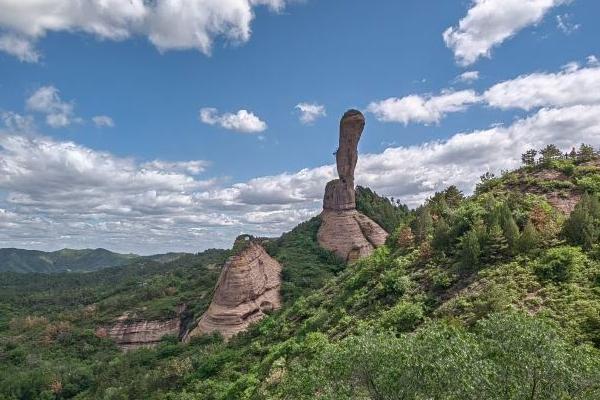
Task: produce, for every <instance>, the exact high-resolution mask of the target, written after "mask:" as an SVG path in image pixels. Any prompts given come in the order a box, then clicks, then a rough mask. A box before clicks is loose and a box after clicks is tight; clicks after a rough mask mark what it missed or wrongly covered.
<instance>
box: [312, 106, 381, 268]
mask: <svg viewBox="0 0 600 400" xmlns="http://www.w3.org/2000/svg"><path fill="white" fill-rule="evenodd" d="M364 127H365V118H364V116H363V115H362V113H361V112H360V111H357V110H349V111H347V112H346V113H345V114H344V116H343V117H342V119H341V121H340V137H339V141H340V144H339V148H338V151H337V152H336V164H337V171H338V175H339V179H335V180H333V181H330V182H329V183H327V186H326V187H325V196H324V197H323V212H322V213H321V227H320V228H319V232H318V234H317V239H318V241H319V244H320V245H321V246H322V247H324V248H325V249H327V250H330V251H333V252H334V253H336V254H337V255H338V256H339V257H341V258H342V259H344V260H346V261H349V262H351V261H356V260H358V259H360V258H362V257H366V256H368V255H369V254H371V253H372V252H373V250H374V249H375V248H377V247H379V246H381V245H383V244H384V243H385V240H386V238H387V236H388V234H387V232H386V231H385V230H383V228H381V227H380V226H379V225H378V224H377V223H375V222H374V221H373V220H371V219H370V218H369V217H367V216H366V215H364V214H362V213H360V212H359V211H357V210H356V197H355V191H354V170H355V168H356V163H357V161H358V142H359V140H360V137H361V135H362V132H363V130H364Z"/></svg>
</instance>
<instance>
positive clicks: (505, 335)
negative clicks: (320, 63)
mask: <svg viewBox="0 0 600 400" xmlns="http://www.w3.org/2000/svg"><path fill="white" fill-rule="evenodd" d="M580 153H581V149H580ZM582 154H588V155H587V156H583V155H582V156H581V157H580V156H578V152H577V151H576V152H574V153H573V154H570V155H567V156H563V155H560V157H558V155H557V156H556V157H555V158H554V159H552V160H551V162H549V163H547V164H544V165H542V164H541V163H538V162H535V164H534V165H529V166H526V167H525V168H522V169H520V170H517V171H513V172H505V173H502V175H501V176H499V177H491V178H490V179H488V180H487V181H486V182H485V183H484V184H482V185H479V186H478V189H477V192H476V194H475V195H474V196H472V197H466V198H465V197H464V196H463V195H462V193H460V192H459V191H458V190H457V189H456V188H454V189H452V188H449V189H448V190H446V191H441V192H438V193H436V194H435V195H434V196H432V197H431V198H430V199H429V200H428V201H427V202H426V204H425V205H424V206H422V207H420V208H419V209H417V210H415V211H408V210H406V209H405V208H403V207H399V206H398V203H397V202H395V201H392V200H387V199H382V198H378V196H377V195H376V194H374V193H373V192H370V191H368V190H367V189H364V190H362V191H361V190H359V192H361V193H360V194H359V193H357V196H358V197H361V196H362V197H361V198H362V199H363V200H364V201H363V200H361V201H363V203H362V206H361V207H363V210H362V211H363V212H364V213H366V214H367V215H369V216H371V217H372V218H373V217H376V218H379V219H380V221H378V222H380V223H381V224H382V226H383V225H386V229H390V231H391V232H393V233H392V235H390V239H389V240H388V244H387V246H382V247H380V248H378V249H377V250H376V251H375V252H374V253H373V254H372V255H371V256H370V257H367V258H364V259H362V260H360V261H358V262H356V263H353V264H351V265H345V264H344V263H342V262H340V260H337V259H336V258H335V257H334V256H333V255H332V254H331V253H329V252H327V251H324V250H323V249H321V248H320V247H319V245H318V243H317V239H316V235H317V231H318V229H319V226H320V220H319V218H318V217H317V218H313V219H311V220H310V221H307V222H305V223H303V224H301V225H299V226H297V227H296V228H295V229H294V230H292V231H291V232H289V233H287V234H284V235H283V236H282V237H281V238H278V239H268V240H267V239H260V240H261V243H262V244H263V245H264V246H265V248H266V249H267V251H268V252H269V253H270V254H271V255H272V256H274V257H275V258H277V259H278V260H279V261H280V262H281V263H282V264H283V265H284V273H283V276H282V278H283V285H282V294H283V296H284V307H283V308H282V309H281V310H279V311H276V312H273V313H272V314H270V315H269V316H267V317H266V318H264V319H263V320H261V321H260V322H259V323H257V324H254V325H252V326H251V327H250V329H249V330H248V331H247V332H245V333H242V334H240V335H237V336H236V337H234V338H232V339H231V340H230V341H228V342H224V341H223V339H222V338H221V337H220V336H218V335H211V336H201V337H197V338H194V339H192V340H191V342H190V343H189V344H183V343H179V342H178V341H177V339H176V338H175V337H165V338H164V339H163V340H162V342H161V343H159V345H158V346H157V347H156V348H154V349H139V350H136V351H130V352H127V353H121V352H119V350H118V349H117V348H116V346H115V345H114V344H113V343H112V342H111V341H110V340H107V339H105V338H99V337H97V336H96V335H95V334H94V331H95V328H96V327H97V326H98V325H101V324H105V323H107V322H110V321H112V320H114V318H116V317H118V316H120V315H122V314H123V313H124V312H125V311H128V312H131V315H132V317H134V318H137V319H149V318H150V319H152V318H165V317H172V316H173V312H174V311H173V309H174V307H175V306H176V305H177V304H179V303H181V302H183V303H186V304H188V306H189V308H190V309H191V312H192V313H193V317H197V316H198V315H199V314H200V313H201V312H203V310H204V309H205V308H206V306H207V305H208V302H209V301H210V297H211V293H212V288H213V287H214V284H215V282H216V280H217V277H218V275H219V273H220V266H221V265H222V263H223V262H224V260H225V259H226V258H227V256H229V255H230V254H231V253H232V252H231V251H223V250H213V251H209V252H205V253H201V254H198V255H188V256H184V257H182V258H180V259H178V260H175V261H173V260H171V261H170V262H167V263H163V264H161V263H159V262H156V261H154V260H148V259H145V260H137V261H135V262H134V263H132V264H130V265H127V266H125V267H121V268H111V269H107V270H102V271H98V272H93V273H89V274H79V273H69V274H56V275H41V274H26V275H24V274H14V273H13V274H11V273H5V274H0V281H1V282H2V284H1V285H0V399H5V398H6V399H11V400H12V399H45V398H47V399H67V398H75V399H78V400H87V399H150V400H154V399H167V400H191V399H194V400H198V399H200V400H202V399H213V400H214V399H219V400H225V399H227V400H233V399H247V400H255V399H256V400H258V399H313V398H317V399H361V400H364V399H399V398H407V399H480V398H486V399H488V398H489V399H500V398H502V399H522V398H528V399H596V398H598V397H599V396H600V393H599V390H600V387H599V384H598V382H600V354H599V350H598V349H599V348H600V315H599V314H598V310H600V291H599V288H600V255H599V254H600V250H599V248H600V244H599V243H598V236H593V235H591V236H590V238H589V239H586V240H589V243H588V244H586V242H585V241H584V240H581V241H580V239H581V237H579V236H574V235H575V234H576V233H577V232H582V231H585V230H586V229H587V228H586V226H587V224H591V225H593V226H597V225H596V223H597V218H598V215H597V211H596V209H597V208H598V207H597V205H596V202H597V200H594V199H595V197H594V195H592V194H588V195H583V196H582V199H581V201H580V204H579V205H578V206H577V209H576V212H574V213H573V214H572V215H571V217H570V218H567V217H566V216H564V215H563V214H561V212H559V211H557V210H556V209H554V208H553V207H552V206H551V205H550V203H549V202H548V198H547V197H546V196H548V194H549V192H548V190H552V191H555V190H560V191H561V192H553V193H554V194H555V195H557V196H559V195H560V196H563V195H564V196H566V197H565V198H566V199H571V197H570V196H579V195H581V194H582V193H583V192H582V191H581V190H582V188H581V186H576V185H578V184H577V180H578V179H581V178H582V177H594V176H597V175H598V174H599V173H598V170H597V169H596V168H591V166H592V165H591V164H593V163H596V162H597V161H598V157H597V155H596V154H595V153H594V155H593V156H592V158H591V160H589V151H588V150H585V151H584V152H583V153H582ZM534 158H535V156H534ZM584 159H585V160H587V161H583V160H584ZM582 163H585V164H582ZM569 166H574V171H573V173H572V175H568V174H567V175H563V174H565V173H566V172H565V171H568V170H569V168H570V167H569ZM557 177H558V178H557ZM564 179H566V180H567V181H568V182H571V183H572V184H573V185H565V184H561V185H562V186H564V187H563V188H560V189H558V185H557V184H556V183H555V182H554V181H557V182H558V181H561V180H564ZM567 186H569V187H567ZM550 187H552V188H551V189H550ZM369 193H370V194H369ZM365 204H366V205H368V206H365ZM386 204H387V205H386ZM582 215H583V217H582ZM388 220H389V221H388ZM386 221H387V222H386ZM582 227H583V228H582ZM578 238H579V239H578ZM567 244H568V245H567Z"/></svg>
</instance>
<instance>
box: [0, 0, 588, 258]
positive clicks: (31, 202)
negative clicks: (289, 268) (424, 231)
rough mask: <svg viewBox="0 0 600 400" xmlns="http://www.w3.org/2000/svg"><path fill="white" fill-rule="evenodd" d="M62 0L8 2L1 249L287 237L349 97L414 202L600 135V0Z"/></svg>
mask: <svg viewBox="0 0 600 400" xmlns="http://www.w3.org/2000/svg"><path fill="white" fill-rule="evenodd" d="M68 3H69V2H68V1H67V0H44V1H42V2H33V1H23V0H0V49H1V50H3V51H0V115H1V116H2V120H3V121H4V127H0V172H2V173H3V175H4V178H3V177H0V228H2V229H1V230H0V240H2V241H4V242H5V244H6V246H9V245H10V246H15V247H27V248H41V249H54V248H60V247H67V246H69V247H97V246H104V247H108V248H111V249H115V250H119V251H136V252H141V253H149V252H156V251H169V250H173V251H178V250H186V251H195V250H200V249H202V248H206V247H212V246H217V247H224V246H228V245H229V244H230V242H231V241H232V240H233V238H234V237H235V235H237V234H239V233H242V232H249V233H254V234H265V235H275V234H279V233H281V232H282V231H285V230H287V229H289V228H291V227H293V226H294V225H295V224H296V223H298V222H300V221H302V220H304V219H306V218H308V217H310V216H311V215H315V214H316V213H318V211H319V208H320V196H321V195H322V190H323V185H324V182H326V181H327V179H329V178H331V177H332V168H331V164H332V163H333V157H332V152H333V151H334V150H335V148H336V145H337V129H338V121H339V117H340V116H341V114H342V113H343V112H344V111H345V110H346V109H348V108H350V107H354V108H358V109H361V110H363V111H364V112H365V115H366V117H367V128H366V130H365V134H364V135H363V138H362V140H361V143H360V151H361V153H362V154H363V155H364V157H362V159H361V160H362V161H361V162H363V164H362V165H363V167H362V169H361V165H359V171H358V174H359V175H358V183H359V184H367V185H369V186H372V187H374V188H375V189H376V190H377V191H378V192H380V193H381V194H384V195H387V196H395V197H399V198H401V199H403V200H404V201H406V202H407V203H409V204H410V205H412V206H414V205H417V204H419V202H421V201H422V200H424V199H425V198H426V197H427V196H428V195H431V193H433V192H434V191H435V190H439V189H441V188H443V187H444V186H447V185H448V184H457V185H459V186H460V187H461V188H462V189H463V190H465V191H466V192H469V191H470V190H472V188H473V185H474V183H475V182H476V180H477V177H478V176H479V175H481V174H482V173H483V172H485V171H486V170H492V171H499V170H500V169H503V168H508V167H513V166H515V165H516V162H517V160H518V158H519V155H520V150H521V149H522V148H525V147H527V146H530V145H533V146H535V145H541V144H543V143H545V142H547V141H548V140H553V141H554V142H556V143H558V144H559V145H561V146H562V147H565V148H566V147H569V146H571V145H574V144H577V143H579V142H581V141H586V142H589V143H592V144H596V145H597V144H600V141H599V140H598V139H597V137H596V136H597V134H599V133H600V130H598V127H599V126H600V116H599V117H598V118H597V119H598V120H599V121H596V119H594V117H593V116H594V115H595V113H596V111H598V110H597V109H595V108H594V107H596V106H599V105H600V99H597V98H596V97H595V96H600V94H597V95H594V94H593V93H591V94H590V93H588V92H594V91H595V89H596V88H597V87H598V86H599V85H600V81H599V79H600V73H599V71H598V70H599V68H598V59H597V58H596V57H600V44H599V42H598V40H597V38H598V37H600V27H599V26H598V24H597V18H598V16H599V15H600V4H598V3H597V2H594V1H591V0H587V1H586V0H574V1H565V0H519V1H516V0H502V1H500V0H487V1H484V0H477V1H452V2H449V1H441V0H437V1H433V0H432V1H423V0H420V1H402V2H400V1H391V0H390V1H383V0H382V1H375V2H365V1H358V0H346V1H344V2H343V5H341V2H340V1H333V0H307V1H296V2H290V1H285V0H231V1H229V2H213V1H208V0H191V1H190V2H189V3H188V5H187V7H190V8H189V9H185V7H186V6H184V7H183V8H179V9H175V6H172V5H171V6H169V4H173V3H168V2H166V1H163V0H159V1H157V2H156V4H155V6H154V7H155V8H154V9H152V6H150V5H144V4H143V3H141V2H140V1H138V0H133V1H132V2H130V3H123V2H117V1H116V0H110V1H109V2H108V3H110V4H112V5H113V7H112V8H110V9H105V8H102V7H101V3H102V2H100V0H90V2H89V8H86V9H83V10H76V9H75V8H74V7H73V8H69V7H64V5H65V4H68ZM161 7H162V8H161ZM169 7H173V9H170V8H169ZM2 15H4V17H2ZM444 32H446V35H444ZM569 63H571V64H569ZM575 63H576V64H575ZM464 73H467V74H466V75H464V79H462V80H461V79H460V78H459V77H460V76H461V74H464ZM519 77H521V80H519V79H520V78H519ZM503 83H504V85H503V86H500V85H502V84H503ZM596 92H597V91H596ZM302 103H305V104H308V105H310V106H312V107H313V108H315V107H316V109H318V110H320V112H318V113H316V114H315V116H314V121H312V122H310V123H306V121H302V120H301V119H300V117H301V116H302V115H301V111H300V110H299V108H298V107H297V105H299V104H302ZM574 107H580V108H579V109H576V108H574ZM581 107H583V108H581ZM203 109H204V111H205V113H204V115H205V117H204V118H202V117H201V116H200V115H201V110H203ZM212 109H216V110H212ZM241 110H245V114H243V116H244V118H239V117H240V115H242V114H239V112H241ZM588 114H589V116H590V119H589V121H587V120H586V121H587V125H586V124H585V123H583V122H582V120H585V118H584V117H581V116H582V115H583V116H587V115H588ZM98 117H100V118H98ZM308 117H310V116H307V118H308ZM569 118H571V119H569ZM572 119H573V120H574V121H571V120H572ZM565 121H567V122H565ZM575 122H576V123H575ZM569 123H570V124H569ZM222 125H225V127H223V126H222ZM526 130H529V131H526ZM535 132H537V133H535ZM459 133H463V135H462V136H461V135H459V136H457V134H459ZM484 142H485V143H487V145H484V144H482V143H484ZM502 146H504V147H502ZM190 162H192V163H190ZM111 168H112V169H111ZM124 171H125V172H124ZM148 171H149V172H150V173H151V174H154V175H152V176H153V177H154V178H156V179H154V178H152V179H150V178H148V176H147V175H148ZM119 174H123V176H120V175H119ZM111 177H116V178H115V179H114V182H111ZM78 183H81V184H78ZM182 237H183V238H184V239H182ZM2 247H5V246H2Z"/></svg>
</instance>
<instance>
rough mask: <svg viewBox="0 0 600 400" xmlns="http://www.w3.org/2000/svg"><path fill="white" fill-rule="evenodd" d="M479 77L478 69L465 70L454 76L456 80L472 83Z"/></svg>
mask: <svg viewBox="0 0 600 400" xmlns="http://www.w3.org/2000/svg"><path fill="white" fill-rule="evenodd" d="M478 79H479V71H466V72H463V73H462V74H460V75H459V76H457V77H456V82H462V83H473V82H475V81H476V80H478Z"/></svg>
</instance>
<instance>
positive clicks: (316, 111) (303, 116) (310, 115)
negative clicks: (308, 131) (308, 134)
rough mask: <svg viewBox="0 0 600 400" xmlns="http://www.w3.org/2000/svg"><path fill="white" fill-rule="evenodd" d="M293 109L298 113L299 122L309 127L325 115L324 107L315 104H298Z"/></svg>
mask: <svg viewBox="0 0 600 400" xmlns="http://www.w3.org/2000/svg"><path fill="white" fill-rule="evenodd" d="M295 109H296V110H298V111H299V112H300V122H302V123H303V124H305V125H311V124H313V123H314V122H315V121H316V120H317V119H319V118H321V117H324V116H326V115H327V113H326V111H325V106H323V105H320V104H317V103H299V104H297V105H296V107H295Z"/></svg>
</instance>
